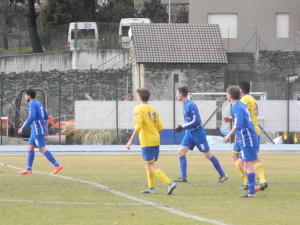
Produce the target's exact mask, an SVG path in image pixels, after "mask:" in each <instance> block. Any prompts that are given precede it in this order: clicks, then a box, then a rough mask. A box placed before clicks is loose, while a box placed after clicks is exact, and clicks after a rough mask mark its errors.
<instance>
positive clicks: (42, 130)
mask: <svg viewBox="0 0 300 225" xmlns="http://www.w3.org/2000/svg"><path fill="white" fill-rule="evenodd" d="M35 96H36V92H35V91H34V90H32V89H29V90H27V91H26V94H25V100H26V102H29V104H28V118H27V120H26V121H25V123H24V124H23V126H22V127H21V128H20V129H19V130H18V134H19V135H21V134H22V133H23V131H24V130H25V129H27V128H29V127H31V133H30V138H29V143H28V161H27V169H26V170H22V171H20V172H19V174H32V164H33V160H34V156H35V153H34V149H35V148H39V150H40V152H41V153H43V154H44V155H45V157H46V158H47V159H48V160H49V161H50V162H51V163H52V164H53V165H54V170H53V171H52V173H53V174H56V173H58V172H59V171H60V170H62V169H63V167H62V166H61V165H60V164H59V163H58V162H57V161H56V160H55V158H54V157H53V155H52V154H51V152H50V151H47V149H46V148H45V146H46V143H45V136H46V134H47V125H46V120H47V119H48V113H47V111H46V109H45V108H44V106H43V104H42V103H41V102H40V101H38V100H36V99H35Z"/></svg>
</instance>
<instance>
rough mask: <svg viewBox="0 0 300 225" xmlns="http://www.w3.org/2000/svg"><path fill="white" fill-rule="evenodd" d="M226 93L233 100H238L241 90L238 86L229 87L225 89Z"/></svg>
mask: <svg viewBox="0 0 300 225" xmlns="http://www.w3.org/2000/svg"><path fill="white" fill-rule="evenodd" d="M227 93H228V94H229V95H230V97H231V98H232V99H234V100H239V99H240V98H241V90H240V88H239V87H238V86H229V87H228V88H227Z"/></svg>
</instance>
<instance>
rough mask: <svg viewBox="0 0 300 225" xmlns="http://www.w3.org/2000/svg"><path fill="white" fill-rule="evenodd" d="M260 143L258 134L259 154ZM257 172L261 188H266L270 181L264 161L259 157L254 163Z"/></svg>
mask: <svg viewBox="0 0 300 225" xmlns="http://www.w3.org/2000/svg"><path fill="white" fill-rule="evenodd" d="M259 145H260V136H257V154H258V153H259ZM254 168H255V173H256V175H257V177H258V180H259V184H260V187H261V190H264V189H266V188H267V187H268V182H267V180H266V177H265V169H264V166H263V163H262V162H261V161H260V160H259V158H257V160H256V161H255V163H254Z"/></svg>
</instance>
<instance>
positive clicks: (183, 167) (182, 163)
mask: <svg viewBox="0 0 300 225" xmlns="http://www.w3.org/2000/svg"><path fill="white" fill-rule="evenodd" d="M189 150H190V147H186V146H180V149H179V151H178V160H179V168H180V174H181V176H180V177H179V178H178V179H176V180H174V181H175V182H187V160H186V153H187V152H188V151H189Z"/></svg>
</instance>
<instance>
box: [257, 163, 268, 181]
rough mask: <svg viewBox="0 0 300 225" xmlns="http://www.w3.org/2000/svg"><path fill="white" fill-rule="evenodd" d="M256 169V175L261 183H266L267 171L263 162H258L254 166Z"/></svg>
mask: <svg viewBox="0 0 300 225" xmlns="http://www.w3.org/2000/svg"><path fill="white" fill-rule="evenodd" d="M254 168H255V173H256V175H257V177H258V179H259V183H264V182H265V181H266V178H265V170H264V167H263V164H262V163H261V162H256V163H255V164H254Z"/></svg>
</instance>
